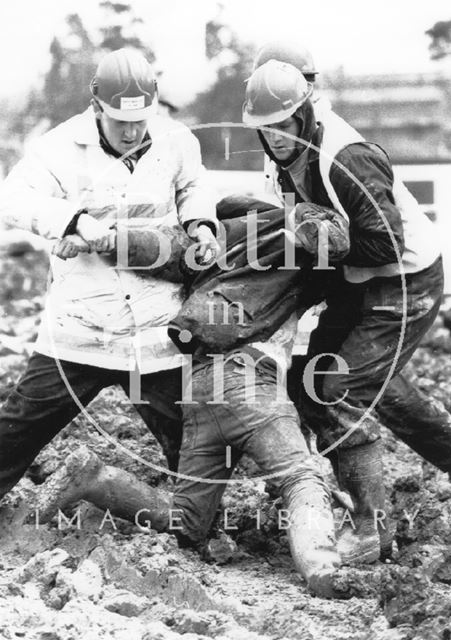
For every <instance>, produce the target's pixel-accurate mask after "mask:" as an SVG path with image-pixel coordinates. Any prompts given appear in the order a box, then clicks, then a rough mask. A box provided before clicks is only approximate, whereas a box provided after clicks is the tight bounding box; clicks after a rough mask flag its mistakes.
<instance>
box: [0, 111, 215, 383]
mask: <svg viewBox="0 0 451 640" xmlns="http://www.w3.org/2000/svg"><path fill="white" fill-rule="evenodd" d="M148 130H149V134H150V136H151V138H152V145H151V147H150V149H149V150H148V151H147V152H146V153H145V154H144V155H142V156H141V158H140V159H139V160H138V161H137V163H136V166H135V169H134V172H133V173H130V171H129V170H128V169H127V167H126V166H125V164H124V163H123V162H122V161H121V160H118V159H115V158H113V157H112V156H110V155H108V154H106V153H105V152H104V151H103V150H102V148H101V147H100V144H99V135H98V131H97V127H96V123H95V117H94V113H93V111H92V109H91V108H89V109H88V110H87V111H85V112H84V113H82V114H80V115H78V116H75V117H73V118H70V119H69V120H67V121H66V122H64V123H63V124H61V125H59V126H58V127H56V128H55V129H52V130H51V131H49V132H48V133H46V134H45V135H44V136H42V137H41V138H39V139H38V140H36V141H35V142H34V143H33V144H32V145H30V148H29V150H28V152H27V153H26V155H25V157H24V158H23V160H21V161H20V162H19V163H18V164H17V165H16V166H15V167H14V168H13V170H12V171H11V173H10V175H9V176H8V177H7V178H6V180H5V182H4V183H3V185H2V187H1V188H0V216H1V218H2V221H3V222H4V223H5V224H6V225H7V226H10V227H11V226H12V227H19V228H21V229H26V230H29V231H33V232H35V233H38V234H39V235H41V236H43V237H45V238H47V239H50V240H52V239H55V240H57V239H59V238H61V237H62V234H63V233H64V231H65V229H66V227H67V225H68V223H69V222H70V220H71V219H72V217H73V215H74V214H75V212H76V211H78V210H79V209H80V208H83V207H88V209H89V208H91V207H94V208H99V207H104V206H107V205H115V210H114V213H113V214H111V213H110V214H106V215H107V217H110V216H113V220H114V219H115V218H116V216H117V215H118V216H122V215H124V213H123V212H124V206H125V205H133V204H151V205H152V207H151V208H150V216H149V217H150V218H152V219H153V220H154V221H155V223H156V224H159V223H162V224H165V225H178V224H180V223H183V222H185V221H188V220H194V219H199V218H204V219H209V220H215V218H216V212H215V199H214V197H213V194H212V193H211V192H210V190H209V188H208V187H207V186H206V183H205V169H204V168H203V166H202V163H201V156H200V147H199V143H198V141H197V139H196V138H195V137H194V136H193V134H192V133H191V132H190V131H189V129H188V128H187V127H185V126H184V125H181V124H180V123H177V122H174V121H171V120H169V119H168V118H164V117H159V116H155V117H153V118H152V119H151V120H149V127H148ZM116 212H118V213H116ZM147 212H149V207H148V208H147ZM146 215H149V214H148V213H147V214H146ZM113 220H112V221H113ZM51 278H52V283H51V285H50V288H49V292H48V296H47V301H46V306H45V309H44V312H43V317H42V322H41V327H40V331H39V336H38V340H37V344H36V351H38V352H39V353H43V354H45V355H49V356H53V357H57V358H59V359H62V360H69V361H71V362H79V363H84V364H90V365H94V366H99V367H105V368H110V369H122V370H129V369H135V367H136V365H138V368H139V370H140V371H141V373H149V372H152V371H159V370H164V369H168V368H172V367H175V366H178V365H179V364H180V363H181V355H180V353H179V352H178V350H177V349H176V347H175V346H174V345H173V344H172V342H171V341H170V340H169V338H168V336H167V332H166V329H167V325H168V323H169V322H170V320H171V319H172V318H173V317H174V316H175V315H176V314H177V312H178V311H179V309H180V306H181V301H182V300H181V285H179V284H175V283H170V282H166V281H163V280H158V279H155V278H150V277H146V278H142V277H139V276H137V275H136V274H135V273H134V272H133V271H131V270H130V271H128V270H119V269H115V268H112V267H111V266H110V265H109V264H108V263H107V261H106V260H105V259H104V258H102V257H101V256H99V255H98V254H95V253H93V254H80V255H79V256H77V257H76V258H73V259H69V260H67V261H64V260H60V259H59V258H56V257H53V258H52V260H51Z"/></svg>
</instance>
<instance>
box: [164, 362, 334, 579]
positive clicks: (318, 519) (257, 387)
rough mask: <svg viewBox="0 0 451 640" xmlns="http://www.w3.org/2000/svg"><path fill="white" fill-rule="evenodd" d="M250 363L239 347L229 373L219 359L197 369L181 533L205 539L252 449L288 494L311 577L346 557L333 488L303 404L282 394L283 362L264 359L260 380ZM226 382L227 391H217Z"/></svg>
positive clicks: (285, 524) (300, 560)
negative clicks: (338, 546)
mask: <svg viewBox="0 0 451 640" xmlns="http://www.w3.org/2000/svg"><path fill="white" fill-rule="evenodd" d="M259 355H262V354H259ZM246 369H247V368H246V367H245V365H244V360H243V358H242V356H240V355H236V356H234V357H233V359H230V360H229V361H227V362H226V364H225V366H224V369H223V372H222V373H221V374H219V373H218V372H217V371H216V372H215V370H214V367H213V365H212V364H211V363H210V364H205V363H204V364H203V365H202V366H201V367H199V368H194V370H193V381H192V384H193V387H192V388H193V404H185V405H183V414H184V423H183V440H182V448H181V452H180V464H179V474H180V475H179V477H178V478H177V482H176V486H175V493H174V499H173V510H174V513H175V514H178V517H179V518H180V520H179V523H180V530H178V531H177V530H175V531H174V533H175V534H176V535H177V537H178V538H179V541H181V542H183V541H185V542H186V543H187V544H190V543H191V544H192V543H193V542H197V543H199V544H200V543H202V541H203V540H204V539H205V537H206V536H207V534H208V532H209V530H210V527H211V524H212V522H213V519H214V518H215V515H216V511H217V508H218V506H219V504H220V500H221V497H222V495H223V493H224V490H225V488H226V485H227V482H228V481H229V479H230V477H231V475H232V472H233V469H234V467H235V465H236V463H237V461H238V459H239V458H240V456H241V455H242V454H243V453H246V454H247V455H248V456H249V457H251V458H252V459H253V460H254V461H255V462H256V463H257V464H258V465H259V467H260V468H261V470H262V471H263V473H264V474H265V477H270V478H271V480H272V482H273V483H274V484H276V486H277V487H278V489H279V491H280V494H281V495H282V496H283V498H284V502H285V509H286V511H285V513H284V514H279V516H280V518H279V524H280V527H281V528H283V529H286V532H287V535H288V538H289V542H290V548H291V553H292V556H293V560H294V563H295V566H296V568H297V569H298V571H299V572H300V573H301V574H302V575H303V576H304V577H305V578H306V579H307V580H309V579H310V577H311V576H312V575H313V574H317V573H318V572H321V571H323V570H326V569H328V570H330V569H331V568H335V567H336V566H338V564H339V557H338V555H337V553H336V550H335V537H334V523H333V516H332V511H331V507H330V504H329V493H328V489H327V487H326V485H325V483H324V481H323V478H322V476H321V473H320V470H319V468H318V464H317V461H316V460H315V458H314V457H312V456H311V455H310V453H309V450H308V448H307V445H306V443H305V440H304V438H303V436H302V434H301V431H300V429H299V417H298V414H297V411H296V409H295V407H294V405H293V403H292V402H291V401H289V400H288V398H287V397H286V395H285V397H283V396H284V392H285V389H281V394H282V398H281V402H279V403H277V402H276V400H277V397H276V396H277V391H276V389H277V385H276V379H275V378H276V376H275V370H273V371H272V372H271V371H270V369H269V368H267V367H264V368H261V367H260V365H257V367H256V368H255V381H254V380H252V378H251V376H249V377H246ZM220 387H222V389H223V390H224V394H223V397H222V398H220V397H219V396H217V395H215V394H214V390H215V389H216V392H217V391H218V389H219V388H220ZM252 393H253V394H254V395H253V397H251V395H247V394H252ZM213 400H215V401H214V402H213V403H212V401H213ZM233 481H234V482H240V480H239V479H238V480H233ZM232 511H233V510H232ZM230 515H232V514H230ZM255 515H256V517H257V514H255Z"/></svg>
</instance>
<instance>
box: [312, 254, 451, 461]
mask: <svg viewBox="0 0 451 640" xmlns="http://www.w3.org/2000/svg"><path fill="white" fill-rule="evenodd" d="M406 289H407V296H406V298H407V300H406V302H407V304H406V309H405V322H404V327H405V333H404V337H403V339H402V340H401V343H400V336H401V331H402V327H403V305H402V288H401V279H400V277H393V278H375V279H373V280H371V281H369V282H367V283H363V284H362V285H353V284H349V283H346V282H345V281H344V280H340V278H339V276H337V281H336V283H335V286H334V288H333V291H331V293H330V295H329V296H328V300H327V303H328V307H327V309H326V310H325V311H324V312H323V313H322V314H321V316H320V318H319V324H318V327H317V329H315V330H314V331H313V332H312V336H311V340H310V344H309V349H308V357H307V360H310V359H311V358H313V357H314V356H315V355H317V354H321V353H335V354H338V355H340V356H341V357H342V358H343V359H344V360H345V362H346V364H347V366H348V368H349V372H348V373H347V374H340V373H339V372H338V367H337V363H336V361H335V360H332V359H330V358H329V359H328V358H327V357H323V358H322V359H321V360H320V361H319V363H318V367H317V369H318V370H328V371H329V372H333V375H325V376H316V378H315V381H316V391H317V394H318V396H319V397H320V398H321V399H322V400H323V401H326V402H334V403H336V404H333V405H329V406H327V407H326V406H323V405H320V404H319V403H317V402H315V401H313V400H312V398H311V397H309V396H308V394H307V393H306V392H305V390H304V389H303V391H302V394H301V401H300V409H301V411H302V412H303V413H304V415H305V417H306V421H307V422H308V424H309V426H311V427H312V429H313V430H314V431H315V432H316V434H317V435H318V440H319V446H320V448H323V449H324V448H327V447H332V448H333V447H334V446H335V445H336V443H337V442H339V444H338V446H339V447H343V448H348V447H352V446H356V445H359V444H364V443H366V442H371V441H374V440H376V439H377V438H379V437H380V434H379V422H378V420H377V419H376V417H375V413H374V412H372V413H371V414H368V415H366V416H365V415H364V414H365V410H366V409H367V408H368V407H370V406H371V404H372V403H374V401H375V400H376V399H377V396H378V395H379V396H380V397H379V398H378V399H377V402H376V404H375V407H374V409H375V412H377V414H378V416H379V417H380V418H381V419H382V421H383V423H384V424H385V425H386V426H387V427H388V428H389V429H391V430H392V431H393V433H394V434H395V435H397V436H398V437H399V438H401V439H402V440H403V441H404V442H406V443H407V444H408V445H409V446H410V447H411V448H412V449H414V450H415V451H417V452H418V453H419V454H420V455H422V456H423V457H424V458H425V459H427V460H428V461H430V462H432V463H433V464H435V465H436V466H437V467H439V468H440V469H442V470H444V471H450V470H451V418H450V415H449V413H448V412H447V411H446V410H445V409H444V407H443V406H442V405H441V404H440V403H438V402H436V401H434V400H433V399H432V398H430V397H429V396H427V395H425V394H423V393H421V392H420V391H419V390H418V389H417V388H416V387H415V386H414V385H413V384H412V383H411V382H410V381H409V380H407V379H406V378H405V377H404V376H403V375H402V373H401V370H402V368H403V367H404V365H405V364H406V363H407V362H408V360H409V359H410V358H411V356H412V354H413V353H414V351H415V349H416V348H417V347H418V345H419V343H420V341H421V339H422V338H423V336H424V334H425V333H426V332H427V331H428V329H429V328H430V327H431V326H432V324H433V322H434V319H435V317H436V315H437V313H438V311H439V308H440V303H441V299H442V293H443V268H442V262H441V259H439V260H437V261H436V262H435V263H434V264H433V265H432V266H431V267H429V268H428V269H425V270H424V271H421V272H419V273H415V274H407V275H406ZM390 374H391V375H392V377H391V378H390V381H389V382H388V384H387V385H386V386H384V385H385V382H386V380H387V378H388V377H389V376H390ZM362 418H363V419H362ZM358 421H360V426H359V428H358V429H355V430H353V427H354V426H355V424H357V422H358ZM346 435H348V437H344V436H346Z"/></svg>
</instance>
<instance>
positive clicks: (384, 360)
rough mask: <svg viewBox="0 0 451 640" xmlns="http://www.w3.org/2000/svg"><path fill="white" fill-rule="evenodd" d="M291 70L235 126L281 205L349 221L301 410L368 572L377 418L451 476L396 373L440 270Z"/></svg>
mask: <svg viewBox="0 0 451 640" xmlns="http://www.w3.org/2000/svg"><path fill="white" fill-rule="evenodd" d="M277 55H280V53H277ZM292 62H293V64H292V63H291V62H290V55H287V56H285V57H284V60H276V59H269V60H267V61H265V62H263V63H262V64H261V65H260V66H256V68H254V72H253V74H252V76H251V77H250V79H249V81H248V84H247V89H246V99H245V103H244V109H243V120H244V122H245V123H246V124H249V125H251V126H255V127H257V128H258V135H259V138H260V141H261V143H262V146H263V148H264V150H265V153H266V154H267V155H268V156H269V157H270V159H271V160H272V162H273V165H274V168H275V184H276V187H277V191H278V193H279V194H280V196H281V197H282V196H283V194H285V197H287V196H286V194H291V196H292V198H293V202H294V203H301V202H314V203H316V204H320V205H322V206H328V207H332V208H334V209H335V210H336V211H338V212H340V213H341V214H342V215H343V217H344V218H345V219H346V220H348V221H349V231H350V241H351V242H350V252H349V254H348V255H347V256H346V258H345V259H344V260H343V266H342V268H337V269H335V271H333V272H332V273H329V274H327V272H326V275H328V278H327V279H326V282H325V285H326V286H325V292H326V299H327V303H328V308H327V309H326V310H325V311H324V312H323V313H322V314H321V316H320V318H319V325H318V328H317V329H315V330H314V331H313V333H312V335H311V338H310V344H309V350H308V354H307V357H308V358H309V359H314V358H316V359H318V358H319V359H320V360H319V364H318V366H319V368H320V369H321V371H320V372H319V373H321V374H325V375H322V376H317V377H316V382H317V384H316V388H315V390H314V394H311V393H303V394H302V395H301V403H300V406H301V411H302V412H305V411H308V413H307V415H308V423H309V425H310V426H312V427H313V428H314V430H315V432H316V433H317V435H318V441H319V448H320V449H323V450H325V451H326V452H328V454H329V456H330V457H331V458H332V462H333V464H334V469H335V471H336V474H337V476H338V479H339V481H340V484H341V486H342V488H343V489H345V490H347V491H348V492H349V493H350V495H351V497H352V500H353V504H354V509H355V511H354V523H355V524H356V528H355V530H352V531H351V530H346V531H345V532H344V533H343V535H341V536H340V540H339V551H340V554H341V556H342V559H343V560H344V561H345V562H352V561H358V562H373V561H375V560H376V559H377V558H378V557H379V554H380V553H382V555H383V556H385V555H387V554H389V553H390V547H391V536H390V534H389V531H388V530H387V527H386V521H383V522H382V523H381V519H380V518H379V519H378V516H379V517H380V516H382V515H383V514H384V513H385V512H384V484H383V469H382V460H381V440H380V423H379V420H378V417H381V418H382V419H383V420H384V422H385V424H386V426H387V427H389V428H391V429H392V430H393V431H394V432H395V433H397V434H398V435H401V436H402V437H403V439H404V440H405V442H407V443H408V444H409V445H410V446H411V447H412V448H414V449H415V450H417V451H419V452H420V453H421V454H422V455H423V456H424V457H426V458H427V459H428V460H430V461H431V462H433V463H434V464H436V465H437V466H438V467H439V468H441V469H442V470H443V471H451V455H450V449H449V442H450V439H449V432H450V428H451V417H450V415H449V414H448V412H446V411H445V409H444V407H443V406H439V405H438V404H437V403H435V402H434V401H432V400H431V399H429V398H428V397H426V396H424V395H423V394H421V393H420V392H419V390H418V389H417V388H416V387H415V386H414V385H413V384H412V383H411V382H409V381H408V380H407V379H406V378H404V377H402V375H399V373H400V371H401V369H402V367H403V366H404V365H405V364H406V362H407V361H408V360H409V359H410V357H411V356H412V354H413V352H414V350H415V349H416V347H417V346H418V343H419V341H420V340H421V338H422V336H423V335H424V334H425V332H426V331H427V330H428V329H429V328H430V326H431V325H432V323H433V321H434V318H435V316H436V314H437V312H438V309H439V306H440V302H441V296H442V292H443V270H442V263H441V257H440V251H439V248H438V241H437V237H436V234H435V231H434V229H433V226H432V223H431V222H430V221H429V220H428V219H427V217H426V216H425V215H424V214H423V213H422V211H421V210H420V208H419V206H418V203H417V202H416V201H415V199H414V198H413V197H412V195H411V194H410V193H409V192H408V191H407V189H406V188H405V187H404V185H403V184H402V183H400V182H399V181H398V180H397V179H396V178H395V177H394V175H393V170H392V167H391V164H390V161H389V158H388V156H387V154H386V153H385V151H384V150H383V149H381V148H380V147H379V146H378V145H376V144H374V143H369V142H366V141H365V140H364V139H363V138H362V136H361V135H360V134H359V133H358V132H357V131H355V130H354V129H353V128H352V127H351V126H350V125H348V124H347V123H346V122H345V121H344V120H342V119H341V118H340V117H339V116H338V115H336V114H334V113H333V112H332V111H331V110H329V111H326V110H324V111H323V112H322V113H321V116H320V117H319V116H318V114H317V113H316V112H315V109H314V105H313V104H312V101H311V95H312V85H311V83H309V82H307V80H306V78H305V77H304V75H303V71H302V70H301V69H299V68H298V66H297V62H296V59H295V58H292ZM327 280H328V282H327ZM403 293H404V296H403ZM334 354H337V357H335V356H334ZM324 356H326V358H325V362H324ZM338 358H340V359H338ZM343 362H344V366H343ZM328 374H329V375H328ZM330 374H331V375H330ZM299 387H301V388H302V385H301V381H299ZM381 397H382V401H381V402H377V401H378V400H380V398H381ZM374 408H376V410H377V412H378V414H379V416H376V415H375V414H374V412H373V411H371V410H372V409H374ZM412 425H414V428H412ZM382 520H384V518H382Z"/></svg>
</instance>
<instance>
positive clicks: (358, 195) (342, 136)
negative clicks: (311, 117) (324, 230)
mask: <svg viewBox="0 0 451 640" xmlns="http://www.w3.org/2000/svg"><path fill="white" fill-rule="evenodd" d="M319 113H320V110H319V109H318V110H317V119H318V120H319V119H320V123H319V128H318V129H317V131H316V133H315V136H314V139H313V146H312V147H311V148H310V149H309V150H308V152H306V153H308V162H307V163H303V166H304V167H306V168H304V169H303V171H308V173H309V175H308V176H307V177H308V180H307V181H306V180H305V179H304V180H302V185H303V186H305V184H306V183H307V185H308V187H309V188H308V193H307V194H306V193H305V189H302V190H301V189H298V188H297V182H298V181H300V180H299V176H298V175H297V171H298V167H299V166H300V164H301V163H300V160H299V158H297V159H296V160H295V161H294V162H293V163H292V165H290V166H288V167H279V166H277V165H276V164H275V163H274V162H273V163H272V166H271V169H270V170H269V171H267V172H266V175H267V180H268V181H269V182H270V183H272V185H273V187H274V189H275V191H276V193H277V194H278V195H279V198H281V199H282V194H283V193H294V194H295V198H296V201H297V202H302V201H304V200H307V201H309V200H310V201H312V202H316V203H318V204H322V205H325V206H329V207H333V208H334V209H336V210H337V211H340V212H341V213H342V214H343V215H346V216H347V217H348V218H349V228H350V238H351V249H350V252H349V254H348V256H347V258H346V259H345V261H344V263H345V268H344V271H345V277H346V279H347V280H349V281H350V282H363V281H366V280H369V279H370V278H373V277H376V276H392V275H395V274H397V273H399V272H400V270H401V268H402V269H403V271H404V272H406V273H415V272H418V271H421V270H423V269H425V268H426V267H428V266H430V265H431V264H432V263H433V262H434V261H435V260H436V259H437V257H438V256H439V254H440V251H439V248H438V239H437V237H436V233H435V230H434V228H433V225H432V222H430V220H429V219H428V218H427V217H426V216H425V215H424V214H423V212H422V211H421V209H420V207H419V205H418V203H417V202H416V200H415V199H414V198H413V196H412V195H411V194H410V193H409V191H408V190H407V189H406V187H405V186H404V185H403V184H402V182H401V181H400V180H398V179H396V178H395V177H394V175H393V170H392V167H391V164H390V161H389V158H388V156H387V154H386V153H385V151H383V150H382V149H381V148H380V147H379V146H378V145H376V144H371V143H368V142H365V140H364V139H363V138H362V136H361V135H360V134H358V133H357V131H355V130H354V129H353V128H352V127H351V126H350V125H348V124H347V123H346V122H345V121H344V120H343V119H342V118H340V117H339V116H338V115H336V114H335V113H334V112H333V111H332V110H331V109H322V110H321V115H319ZM260 137H261V140H262V143H263V146H264V147H265V150H266V152H267V153H268V155H271V152H270V150H269V149H268V147H267V145H266V144H265V141H264V139H263V138H262V136H261V134H260ZM303 177H304V178H305V176H303ZM398 257H399V258H401V260H400V262H401V264H399V262H398ZM401 265H402V266H401Z"/></svg>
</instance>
